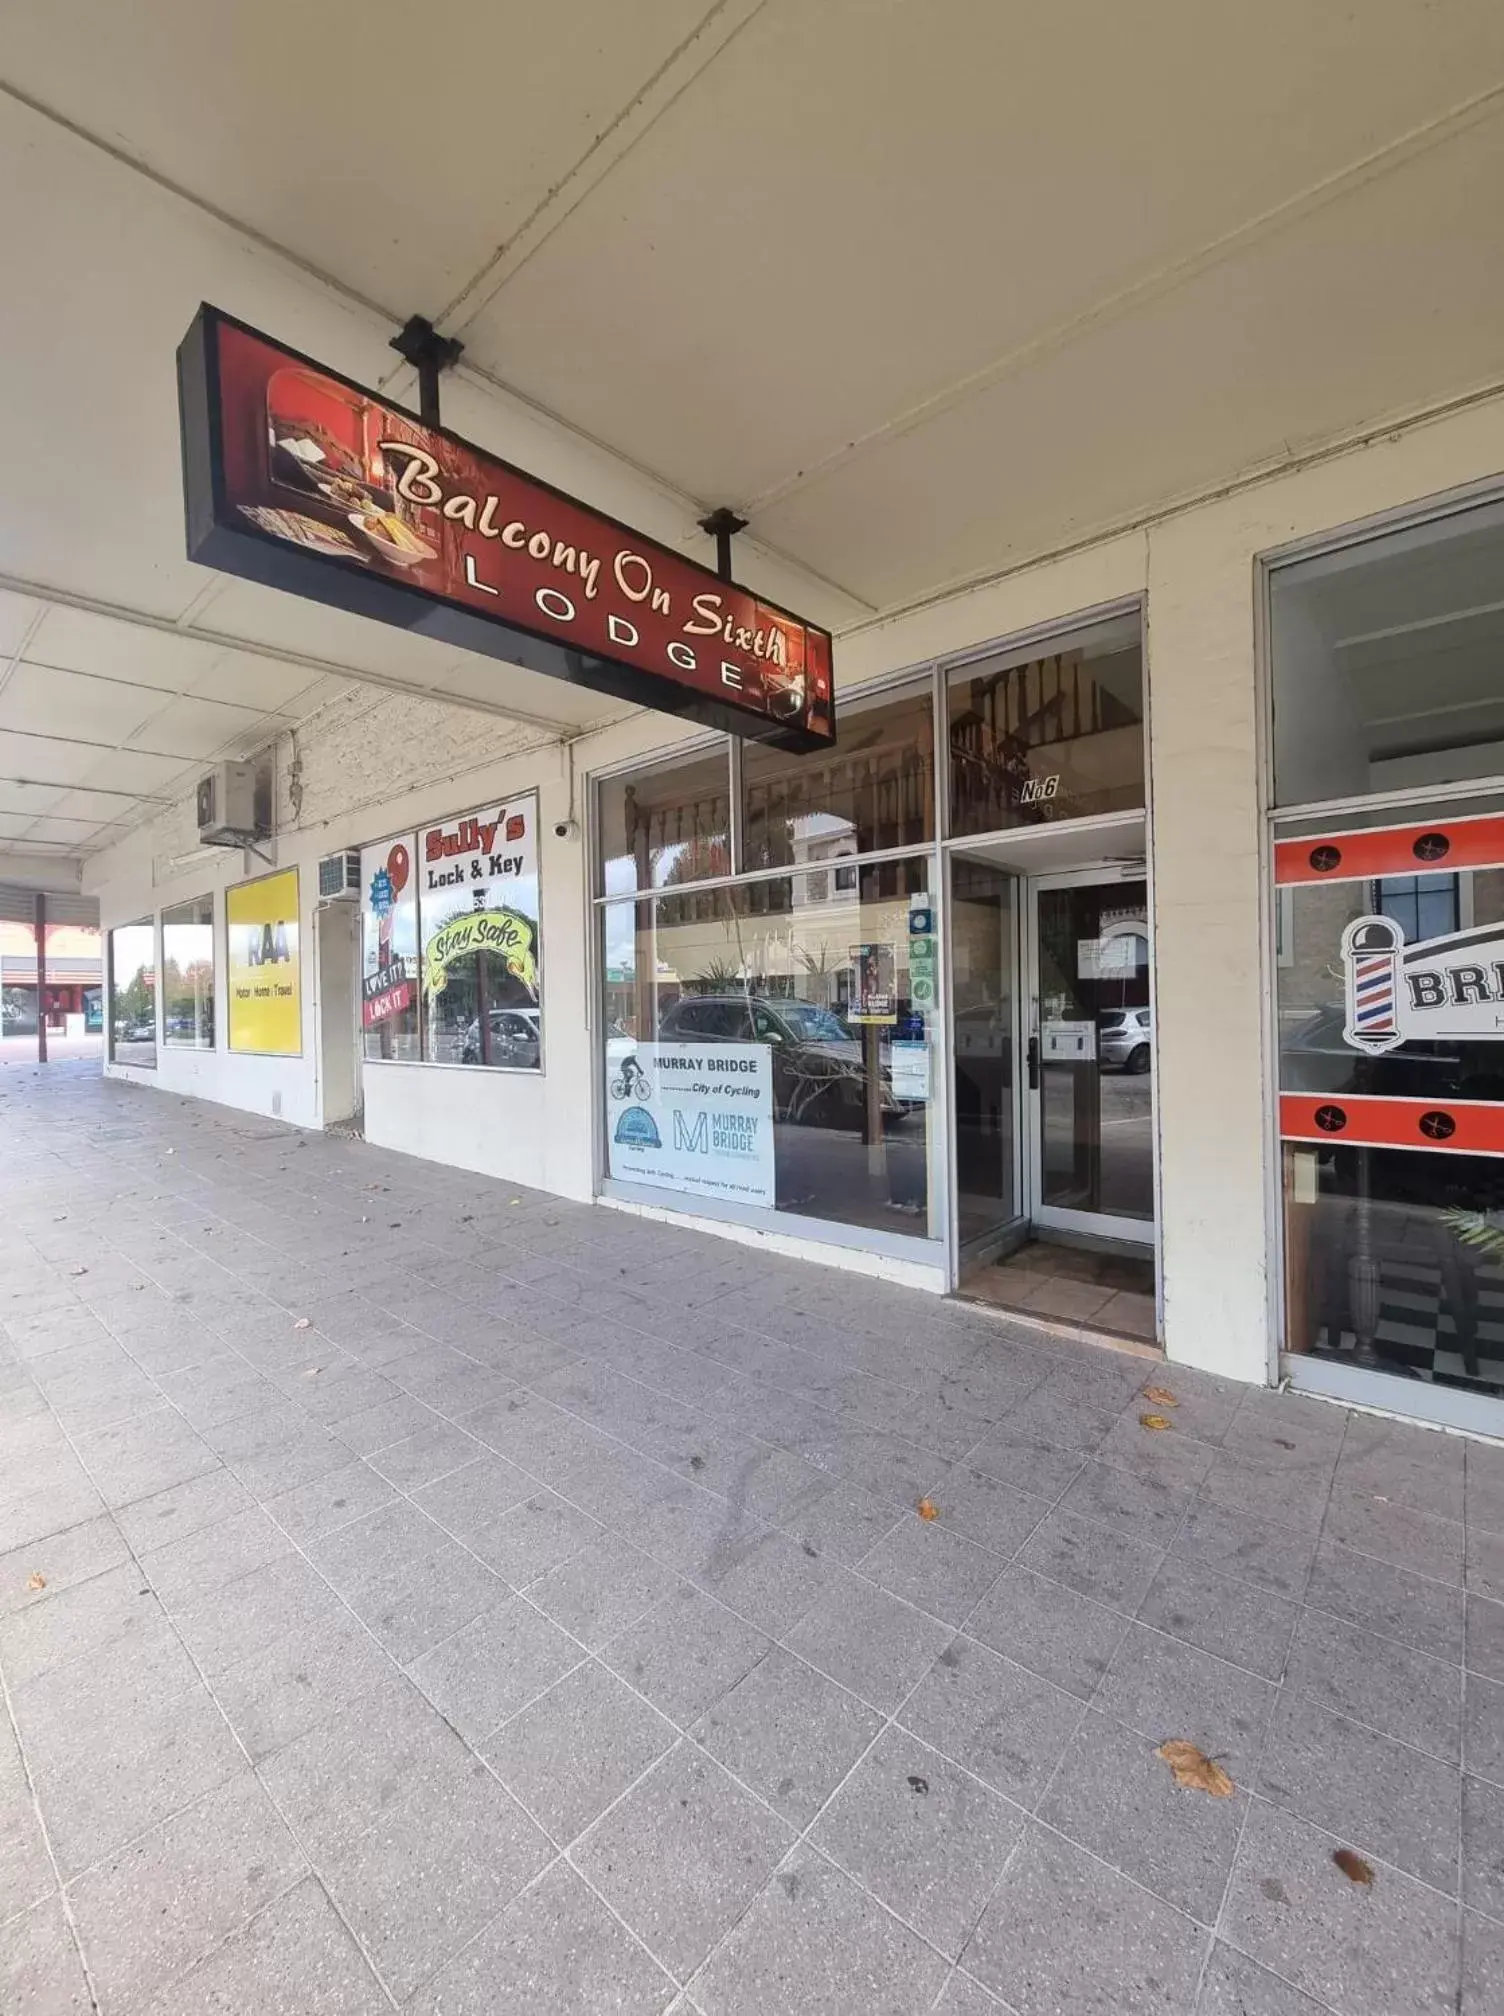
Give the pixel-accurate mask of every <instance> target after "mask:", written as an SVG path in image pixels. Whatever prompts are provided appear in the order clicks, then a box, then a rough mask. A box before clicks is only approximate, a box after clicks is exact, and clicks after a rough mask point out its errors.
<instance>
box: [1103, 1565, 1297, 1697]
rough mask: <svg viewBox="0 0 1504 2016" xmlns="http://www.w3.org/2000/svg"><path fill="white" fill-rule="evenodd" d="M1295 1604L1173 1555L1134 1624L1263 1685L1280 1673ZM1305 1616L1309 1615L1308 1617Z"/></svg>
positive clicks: (1283, 1664) (1292, 1623) (1287, 1645)
mask: <svg viewBox="0 0 1504 2016" xmlns="http://www.w3.org/2000/svg"><path fill="white" fill-rule="evenodd" d="M1299 1614H1300V1613H1299V1611H1298V1610H1297V1608H1296V1606H1295V1604H1293V1603H1289V1602H1287V1601H1286V1600H1285V1599H1284V1598H1283V1597H1280V1596H1272V1595H1269V1594H1268V1593H1266V1592H1265V1591H1263V1590H1261V1589H1257V1588H1255V1587H1254V1586H1253V1585H1252V1584H1251V1583H1247V1582H1239V1581H1237V1580H1236V1579H1235V1578H1234V1577H1233V1576H1231V1575H1221V1574H1218V1573H1216V1572H1215V1571H1214V1570H1212V1569H1210V1568H1207V1567H1203V1566H1202V1565H1200V1564H1199V1563H1196V1562H1192V1561H1188V1560H1184V1559H1181V1558H1179V1557H1177V1556H1176V1555H1174V1554H1173V1553H1172V1554H1170V1555H1169V1556H1167V1558H1166V1560H1165V1563H1164V1566H1163V1567H1162V1568H1161V1569H1160V1571H1159V1573H1158V1574H1157V1575H1156V1576H1155V1578H1154V1582H1153V1586H1152V1587H1151V1588H1150V1590H1149V1593H1148V1595H1147V1596H1146V1597H1145V1598H1144V1601H1143V1603H1142V1605H1141V1606H1140V1609H1139V1613H1138V1617H1139V1622H1140V1623H1143V1624H1149V1625H1152V1626H1153V1627H1154V1629H1155V1630H1157V1631H1163V1632H1165V1633H1167V1634H1168V1636H1170V1637H1172V1638H1182V1639H1184V1640H1185V1642H1186V1644H1187V1645H1194V1646H1196V1647H1197V1648H1198V1649H1199V1650H1201V1651H1202V1652H1210V1653H1212V1654H1213V1655H1214V1656H1215V1657H1216V1658H1218V1659H1226V1660H1228V1661H1229V1662H1230V1663H1231V1664H1232V1665H1234V1666H1246V1667H1247V1668H1248V1670H1249V1672H1251V1673H1258V1674H1261V1675H1262V1676H1263V1678H1264V1679H1266V1680H1278V1679H1279V1678H1280V1676H1281V1674H1282V1673H1283V1672H1284V1670H1285V1658H1286V1654H1287V1652H1288V1650H1289V1645H1290V1636H1291V1633H1292V1631H1293V1630H1294V1628H1295V1620H1296V1617H1297V1616H1298V1615H1299ZM1307 1614H1310V1613H1307Z"/></svg>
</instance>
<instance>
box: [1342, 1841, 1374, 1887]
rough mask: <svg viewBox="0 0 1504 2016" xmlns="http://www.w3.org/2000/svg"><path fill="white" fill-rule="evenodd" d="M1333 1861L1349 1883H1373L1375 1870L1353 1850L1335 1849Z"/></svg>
mask: <svg viewBox="0 0 1504 2016" xmlns="http://www.w3.org/2000/svg"><path fill="white" fill-rule="evenodd" d="M1332 1860H1333V1861H1334V1862H1335V1863H1336V1865H1337V1867H1338V1868H1339V1869H1340V1870H1341V1871H1342V1873H1343V1875H1344V1876H1345V1877H1346V1878H1347V1880H1348V1882H1349V1883H1371V1882H1372V1881H1373V1870H1372V1868H1371V1867H1370V1866H1369V1864H1368V1863H1366V1862H1365V1861H1364V1860H1363V1857H1362V1856H1361V1855H1355V1854H1354V1853H1353V1851H1352V1849H1351V1848H1334V1849H1333V1850H1332Z"/></svg>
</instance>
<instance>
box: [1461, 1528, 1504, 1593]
mask: <svg viewBox="0 0 1504 2016" xmlns="http://www.w3.org/2000/svg"><path fill="white" fill-rule="evenodd" d="M1466 1574H1467V1586H1468V1588H1469V1589H1470V1590H1471V1591H1472V1593H1473V1594H1474V1595H1475V1596H1491V1597H1492V1598H1493V1599H1494V1600H1495V1601H1496V1602H1504V1533H1489V1532H1485V1531H1483V1530H1482V1529H1481V1528H1479V1529H1474V1530H1472V1531H1470V1532H1469V1533H1468V1536H1467V1563H1466Z"/></svg>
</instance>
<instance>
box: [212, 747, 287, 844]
mask: <svg viewBox="0 0 1504 2016" xmlns="http://www.w3.org/2000/svg"><path fill="white" fill-rule="evenodd" d="M271 796H272V794H271V772H270V770H269V769H268V768H267V767H266V766H265V765H264V764H256V763H218V764H216V765H215V767H214V768H213V769H212V770H210V771H209V772H208V773H207V775H205V776H203V777H200V779H199V780H198V794H197V808H198V837H199V845H200V846H203V847H244V846H245V845H246V844H247V843H248V842H250V841H252V840H260V839H264V838H265V836H266V835H267V834H268V833H269V832H270V831H271V823H272V821H271V809H272V808H271Z"/></svg>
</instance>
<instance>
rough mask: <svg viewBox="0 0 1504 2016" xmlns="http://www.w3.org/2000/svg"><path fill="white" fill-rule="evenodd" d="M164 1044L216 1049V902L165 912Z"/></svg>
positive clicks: (205, 901) (203, 901) (205, 900)
mask: <svg viewBox="0 0 1504 2016" xmlns="http://www.w3.org/2000/svg"><path fill="white" fill-rule="evenodd" d="M162 1041H163V1042H164V1043H165V1044H166V1045H167V1046H168V1048H169V1049H179V1050H212V1049H213V1048H214V898H213V897H212V896H200V897H197V898H195V900H194V901H193V902H191V903H178V904H175V905H174V906H173V907H172V908H171V909H170V910H164V911H163V912H162Z"/></svg>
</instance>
